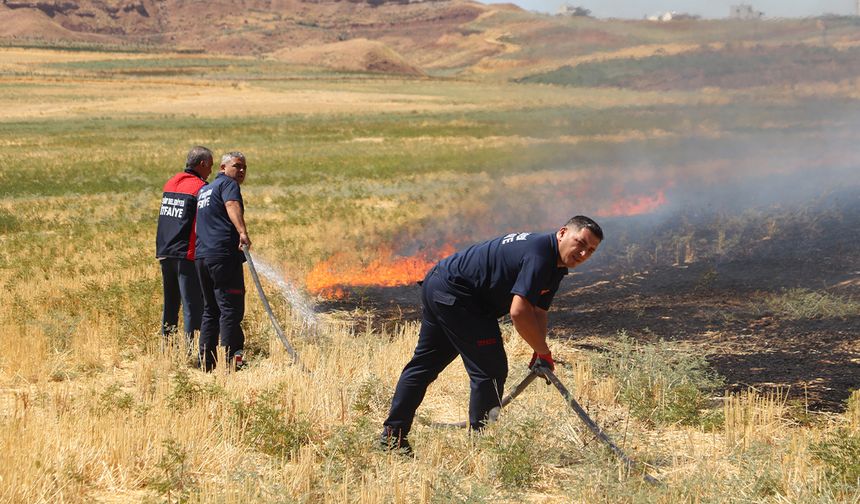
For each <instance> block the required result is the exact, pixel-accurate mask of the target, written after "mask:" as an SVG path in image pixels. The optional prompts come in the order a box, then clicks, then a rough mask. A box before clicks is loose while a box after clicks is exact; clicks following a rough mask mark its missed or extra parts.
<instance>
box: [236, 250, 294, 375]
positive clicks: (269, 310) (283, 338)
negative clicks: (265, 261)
mask: <svg viewBox="0 0 860 504" xmlns="http://www.w3.org/2000/svg"><path fill="white" fill-rule="evenodd" d="M242 252H244V253H245V259H247V260H248V269H249V270H251V278H253V279H254V285H256V286H257V294H259V295H260V301H262V302H263V308H264V309H265V310H266V313H267V314H268V315H269V320H270V321H271V322H272V327H274V329H275V334H277V335H278V339H279V340H281V344H283V345H284V348H285V349H286V350H287V353H288V354H290V357H292V359H293V363H295V364H299V355H298V354H297V353H296V350H295V349H294V348H293V346H292V345H290V341H289V340H288V339H287V337H286V335H284V331H283V329H281V324H279V323H278V319H276V318H275V314H274V313H272V307H271V306H270V305H269V300H268V299H267V298H266V293H265V292H263V286H262V284H260V277H259V275H257V268H255V267H254V261H253V259H251V252H250V251H249V250H248V246H247V245H242Z"/></svg>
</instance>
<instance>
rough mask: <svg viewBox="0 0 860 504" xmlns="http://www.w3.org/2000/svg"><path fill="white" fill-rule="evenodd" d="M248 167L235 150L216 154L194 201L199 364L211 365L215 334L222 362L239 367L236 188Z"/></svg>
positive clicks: (241, 279) (245, 242)
mask: <svg viewBox="0 0 860 504" xmlns="http://www.w3.org/2000/svg"><path fill="white" fill-rule="evenodd" d="M247 172H248V167H247V164H246V162H245V155H244V154H242V153H241V152H228V153H227V154H224V156H223V157H222V158H221V168H220V171H219V173H218V176H217V177H215V180H214V181H212V183H211V184H209V185H208V186H206V187H205V188H204V189H203V190H202V191H200V196H199V197H198V199H197V256H196V259H195V266H196V267H197V274H198V276H199V277H200V287H201V289H202V291H203V322H202V324H201V326H200V365H201V368H202V369H204V370H205V371H207V372H208V371H211V370H212V369H214V368H215V361H216V352H217V345H218V335H219V334H220V335H221V345H222V346H223V347H225V350H226V352H227V353H226V356H227V359H228V362H232V363H233V364H235V366H236V368H237V369H240V368H241V367H242V366H243V365H244V361H243V349H244V347H245V334H244V333H243V332H242V326H241V325H240V324H241V322H242V318H243V317H244V316H245V275H244V271H243V268H242V265H243V264H244V262H245V255H244V253H243V252H242V247H243V246H248V247H250V246H251V240H250V238H248V229H247V228H246V227H245V206H244V203H243V201H242V192H241V190H240V189H239V186H240V185H241V184H242V183H243V182H244V181H245V176H246V174H247Z"/></svg>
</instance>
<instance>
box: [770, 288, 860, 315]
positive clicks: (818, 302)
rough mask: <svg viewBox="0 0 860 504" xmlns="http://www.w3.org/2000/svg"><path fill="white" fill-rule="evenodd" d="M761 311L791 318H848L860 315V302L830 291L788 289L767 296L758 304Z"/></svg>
mask: <svg viewBox="0 0 860 504" xmlns="http://www.w3.org/2000/svg"><path fill="white" fill-rule="evenodd" d="M758 308H759V311H761V312H770V313H773V314H774V315H776V316H778V317H781V318H785V319H789V320H800V319H815V318H846V317H851V316H858V315H860V303H857V302H855V301H852V300H849V299H845V298H843V297H840V296H836V295H834V294H830V293H828V292H818V291H813V290H809V289H786V290H783V291H781V292H780V293H778V294H770V295H768V296H766V297H765V298H764V299H763V300H762V301H761V303H760V304H759V306H758Z"/></svg>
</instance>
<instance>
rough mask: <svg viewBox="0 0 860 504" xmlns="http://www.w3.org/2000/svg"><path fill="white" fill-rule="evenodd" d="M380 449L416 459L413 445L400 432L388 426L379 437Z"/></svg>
mask: <svg viewBox="0 0 860 504" xmlns="http://www.w3.org/2000/svg"><path fill="white" fill-rule="evenodd" d="M379 448H380V449H381V450H383V451H389V452H394V453H396V454H398V455H403V456H406V457H414V456H415V453H414V452H413V451H412V445H410V444H409V440H408V439H406V436H403V435H401V433H400V430H396V429H392V428H391V427H388V426H386V427H385V429H383V431H382V434H381V435H380V436H379Z"/></svg>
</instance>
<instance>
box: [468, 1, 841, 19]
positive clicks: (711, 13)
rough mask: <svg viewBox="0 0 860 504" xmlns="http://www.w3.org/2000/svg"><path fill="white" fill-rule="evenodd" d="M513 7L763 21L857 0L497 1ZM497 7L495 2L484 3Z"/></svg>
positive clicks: (833, 10)
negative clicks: (748, 13) (742, 9)
mask: <svg viewBox="0 0 860 504" xmlns="http://www.w3.org/2000/svg"><path fill="white" fill-rule="evenodd" d="M498 1H499V2H504V3H515V4H517V5H519V6H520V7H522V8H524V9H527V10H536V11H540V12H549V13H555V12H556V11H557V10H558V8H559V6H561V5H563V4H569V5H574V6H582V7H585V8H586V9H590V10H591V14H592V15H593V16H595V17H599V18H607V17H618V18H632V19H642V18H643V17H644V16H646V15H654V14H660V13H663V12H667V11H675V12H685V13H688V14H698V15H700V16H702V17H704V18H725V17H728V15H729V7H730V6H732V5H736V4H744V3H745V4H749V5H752V6H753V8H755V9H756V10H758V11H761V12H764V14H765V16H766V17H769V18H779V17H808V16H819V15H821V14H855V13H856V10H857V0H568V1H565V0H498ZM484 2H485V3H497V2H496V0H484Z"/></svg>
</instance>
